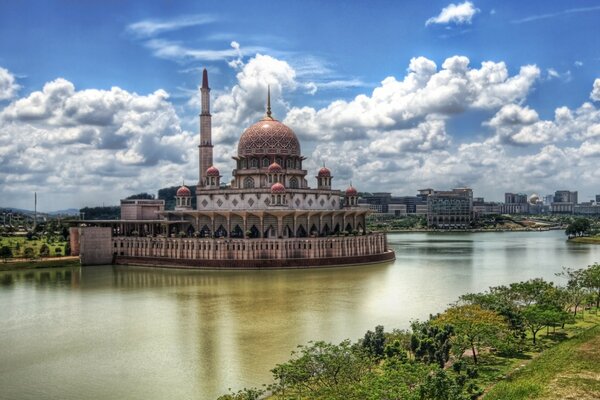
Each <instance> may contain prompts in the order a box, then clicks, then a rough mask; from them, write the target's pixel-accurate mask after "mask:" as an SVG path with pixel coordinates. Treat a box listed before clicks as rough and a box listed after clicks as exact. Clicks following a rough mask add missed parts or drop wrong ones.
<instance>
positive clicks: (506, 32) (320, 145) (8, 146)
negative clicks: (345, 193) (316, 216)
mask: <svg viewBox="0 0 600 400" xmlns="http://www.w3.org/2000/svg"><path fill="white" fill-rule="evenodd" d="M598 21H600V2H598V1H577V0H571V1H551V0H543V1H541V0H539V1H537V0H536V1H527V2H522V1H492V0H473V1H466V2H460V1H456V2H452V1H447V0H446V1H428V2H421V1H416V0H415V1H377V0H373V1H353V2H342V1H327V2H325V1H311V0H308V1H301V2H300V1H280V2H260V1H227V0H224V1H202V2H178V1H166V0H165V1H116V0H106V1H102V2H76V1H73V0H69V1H45V2H39V1H27V0H24V1H18V2H16V1H8V0H0V206H3V207H18V208H27V209H32V208H33V193H34V192H37V193H38V207H39V209H41V210H46V211H50V210H57V209H65V208H71V207H74V208H80V207H84V206H99V205H103V204H105V205H109V204H118V201H119V199H121V198H124V197H125V196H128V195H130V194H134V193H140V192H150V193H156V192H157V190H158V189H159V188H162V187H166V186H175V185H179V184H181V183H182V182H184V181H185V183H186V184H192V185H193V184H196V183H197V181H198V149H197V145H198V143H199V132H198V113H199V107H200V102H199V91H198V88H199V85H200V83H201V77H202V76H201V71H202V68H207V70H208V73H209V82H210V87H211V112H212V115H213V144H214V146H215V147H214V161H215V165H216V166H217V167H218V168H219V170H220V171H221V173H222V175H223V176H224V177H223V180H224V181H226V182H227V181H229V179H230V178H231V175H230V171H231V170H232V169H233V167H234V164H233V161H232V160H231V157H232V156H234V155H235V154H236V146H237V141H238V139H239V137H240V135H241V134H242V132H243V131H244V129H245V128H246V127H248V126H250V125H251V124H252V123H254V122H256V121H257V120H258V119H259V118H260V117H261V116H262V115H263V114H264V111H265V110H264V107H265V98H266V88H267V85H270V86H271V92H272V96H271V97H272V101H273V112H274V116H275V117H276V118H277V119H279V120H281V121H282V122H284V123H285V124H287V125H289V126H290V127H291V128H292V129H293V130H294V131H295V133H296V135H297V136H298V137H299V139H300V142H301V146H302V153H303V154H304V156H305V157H307V160H306V162H305V168H306V169H308V177H309V185H311V186H316V179H314V178H313V176H314V175H316V171H317V170H318V168H319V167H320V166H321V165H323V164H325V165H326V166H327V167H328V168H330V169H331V171H332V174H333V176H334V178H333V186H334V187H335V188H338V189H345V188H346V187H347V186H348V185H349V184H350V182H352V184H353V185H354V186H355V187H356V188H357V189H358V190H360V191H371V192H372V191H388V192H392V193H393V194H395V195H414V194H415V193H416V191H417V190H418V189H421V188H426V187H433V188H436V189H440V190H445V189H449V188H452V187H458V186H469V187H472V188H473V189H474V194H475V196H478V197H485V198H486V200H495V201H499V200H502V199H503V197H504V192H525V193H528V194H532V193H537V194H540V195H546V194H549V193H553V192H554V191H555V190H559V189H569V190H578V191H579V199H580V201H586V200H590V199H591V198H593V196H594V195H595V194H600V185H599V182H600V168H598V165H599V161H600V24H599V23H598Z"/></svg>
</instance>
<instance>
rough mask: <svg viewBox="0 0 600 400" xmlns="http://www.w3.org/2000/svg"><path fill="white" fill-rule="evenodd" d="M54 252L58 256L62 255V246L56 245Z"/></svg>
mask: <svg viewBox="0 0 600 400" xmlns="http://www.w3.org/2000/svg"><path fill="white" fill-rule="evenodd" d="M54 254H55V255H57V256H60V255H62V248H61V247H55V248H54Z"/></svg>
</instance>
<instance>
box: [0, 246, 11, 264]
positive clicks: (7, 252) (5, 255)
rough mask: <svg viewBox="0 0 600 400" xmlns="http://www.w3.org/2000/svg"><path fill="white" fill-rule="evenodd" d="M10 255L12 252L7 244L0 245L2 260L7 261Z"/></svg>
mask: <svg viewBox="0 0 600 400" xmlns="http://www.w3.org/2000/svg"><path fill="white" fill-rule="evenodd" d="M12 256H13V253H12V250H11V248H10V247H8V246H2V247H0V257H2V259H3V260H4V262H7V261H8V259H9V258H11V257H12Z"/></svg>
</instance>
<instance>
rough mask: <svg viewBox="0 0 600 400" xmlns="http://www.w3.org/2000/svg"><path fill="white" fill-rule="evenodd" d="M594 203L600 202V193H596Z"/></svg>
mask: <svg viewBox="0 0 600 400" xmlns="http://www.w3.org/2000/svg"><path fill="white" fill-rule="evenodd" d="M596 204H600V194H597V195H596Z"/></svg>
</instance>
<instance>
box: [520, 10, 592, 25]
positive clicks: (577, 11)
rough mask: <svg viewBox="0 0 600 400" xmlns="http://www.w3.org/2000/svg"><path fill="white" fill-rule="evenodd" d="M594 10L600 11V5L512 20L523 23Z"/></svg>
mask: <svg viewBox="0 0 600 400" xmlns="http://www.w3.org/2000/svg"><path fill="white" fill-rule="evenodd" d="M593 11H600V6H593V7H580V8H569V9H567V10H563V11H559V12H556V13H547V14H537V15H531V16H529V17H525V18H521V19H517V20H513V21H510V22H511V23H513V24H522V23H524V22H532V21H538V20H540V19H548V18H556V17H562V16H563V15H569V14H579V13H588V12H593Z"/></svg>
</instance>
